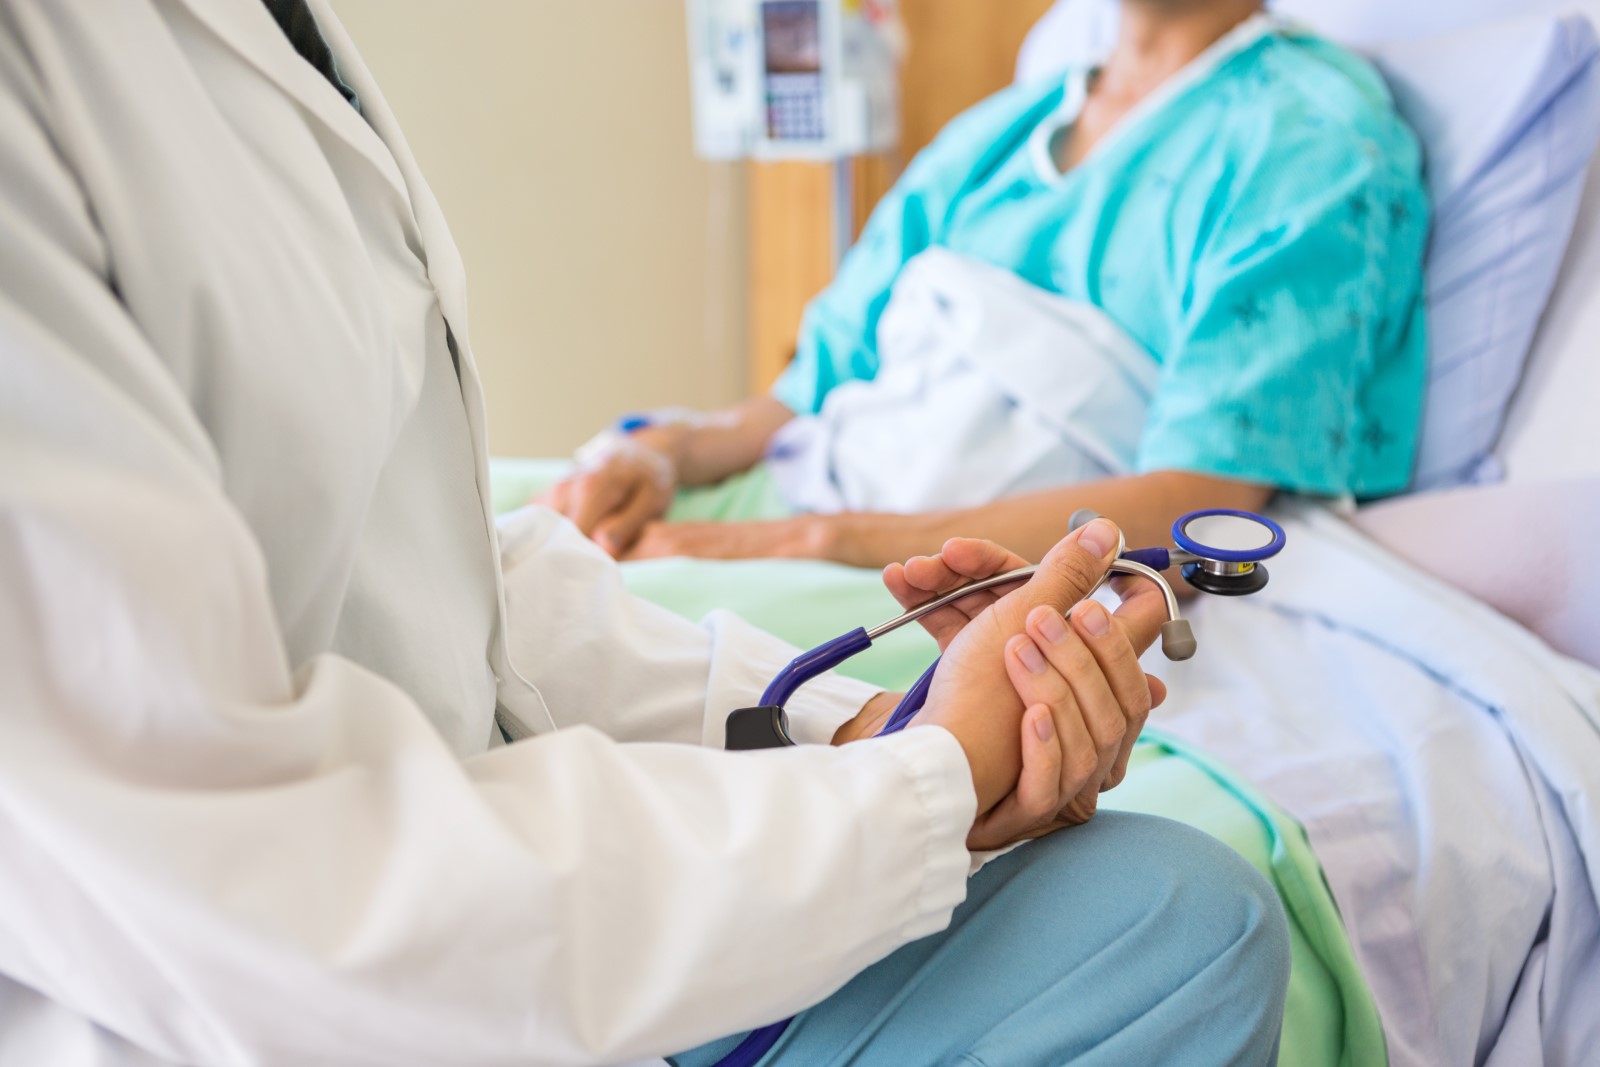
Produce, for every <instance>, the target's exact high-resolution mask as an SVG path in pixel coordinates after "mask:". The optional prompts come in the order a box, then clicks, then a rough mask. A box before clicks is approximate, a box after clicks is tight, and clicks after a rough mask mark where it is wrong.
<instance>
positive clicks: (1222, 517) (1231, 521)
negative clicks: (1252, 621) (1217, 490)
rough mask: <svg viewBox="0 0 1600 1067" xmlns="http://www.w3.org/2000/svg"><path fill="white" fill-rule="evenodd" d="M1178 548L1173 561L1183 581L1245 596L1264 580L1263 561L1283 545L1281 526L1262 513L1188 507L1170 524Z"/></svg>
mask: <svg viewBox="0 0 1600 1067" xmlns="http://www.w3.org/2000/svg"><path fill="white" fill-rule="evenodd" d="M1172 540H1173V542H1174V543H1175V544H1176V545H1177V546H1178V549H1179V551H1178V552H1177V553H1175V554H1174V555H1175V556H1176V558H1175V559H1174V560H1173V562H1175V563H1178V564H1180V565H1181V567H1182V572H1183V577H1184V580H1185V581H1186V582H1188V583H1189V584H1190V585H1192V586H1194V587H1195V588H1196V589H1198V590H1200V591H1201V592H1203V593H1210V594H1212V595H1214V596H1247V595H1248V594H1250V593H1258V592H1260V591H1261V590H1262V589H1264V588H1266V585H1267V578H1268V574H1267V568H1266V567H1264V566H1262V563H1263V562H1264V561H1265V560H1269V559H1271V558H1272V557H1273V556H1276V555H1277V554H1278V553H1279V552H1282V551H1283V546H1284V544H1285V542H1286V541H1287V538H1286V537H1285V535H1284V532H1283V527H1281V526H1279V525H1278V524H1277V523H1275V522H1273V521H1272V520H1271V519H1269V518H1267V517H1266V516H1264V515H1257V514H1255V513H1254V512H1251V511H1239V510H1237V509H1234V508H1208V509H1206V510H1204V511H1191V512H1190V513H1189V514H1187V515H1184V516H1181V517H1180V518H1179V519H1178V521H1177V522H1175V523H1173V524H1172Z"/></svg>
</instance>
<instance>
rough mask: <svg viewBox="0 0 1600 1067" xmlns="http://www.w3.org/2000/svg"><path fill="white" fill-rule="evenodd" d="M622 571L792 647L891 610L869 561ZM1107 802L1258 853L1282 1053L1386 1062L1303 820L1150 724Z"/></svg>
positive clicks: (911, 651)
mask: <svg viewBox="0 0 1600 1067" xmlns="http://www.w3.org/2000/svg"><path fill="white" fill-rule="evenodd" d="M564 468H565V464H564V463H557V462H551V461H542V460H499V461H496V463H495V465H494V496H495V500H494V502H495V508H496V510H497V511H500V512H504V511H506V510H510V509H512V508H515V507H518V506H520V505H521V504H523V503H524V502H526V501H527V500H528V498H529V497H530V496H531V495H532V494H533V493H534V492H536V491H538V490H539V489H541V488H542V487H543V486H544V485H546V484H548V483H549V481H550V480H551V479H552V478H554V477H556V476H557V475H559V473H560V472H561V471H562V470H563V469H564ZM781 506H782V505H781V501H779V500H778V498H777V496H776V494H775V492H774V491H773V489H772V486H771V483H770V481H768V479H767V478H766V477H765V475H764V472H762V471H760V470H759V469H758V470H757V471H755V472H752V473H751V474H749V475H745V476H741V477H740V478H738V479H735V480H731V481H730V482H729V483H726V484H725V485H724V486H721V487H717V488H715V489H711V490H691V491H689V492H685V493H682V494H680V496H679V500H678V503H677V504H676V505H675V506H674V508H673V511H672V517H673V518H677V519H691V518H693V519H731V518H736V517H752V518H754V517H766V516H770V515H772V514H774V513H775V512H778V509H780V508H781ZM623 575H624V578H625V580H626V582H627V585H628V588H629V589H630V590H632V591H633V592H634V593H636V594H638V595H639V596H642V597H644V598H645V599H648V600H652V601H654V602H656V603H658V604H661V605H663V606H665V607H667V608H669V609H671V610H673V611H675V612H678V613H679V614H681V615H684V616H687V617H688V618H691V619H699V618H701V617H702V616H704V615H705V614H706V613H707V612H709V611H711V610H713V609H716V608H727V609H730V610H733V611H735V612H737V613H738V614H740V615H742V616H744V617H745V618H746V619H748V620H749V621H751V622H753V623H755V624H756V625H757V626H760V627H762V628H763V629H766V630H769V631H771V632H772V633H774V634H777V635H778V636H779V637H782V638H783V639H785V640H786V641H789V642H790V643H792V644H795V645H798V646H800V647H801V648H811V647H814V646H816V645H819V644H821V643H822V642H824V641H826V640H829V639H830V638H833V637H837V636H838V635H839V634H841V633H844V632H845V631H847V630H849V629H852V628H853V627H856V626H860V625H863V624H870V623H876V622H881V621H882V620H884V619H886V618H889V617H891V616H893V615H895V614H897V613H898V612H899V607H898V606H897V605H896V604H895V603H894V601H893V599H892V598H890V596H889V595H888V593H887V592H885V591H884V589H883V587H882V585H881V584H880V582H879V580H878V575H877V574H876V573H875V572H872V571H864V570H858V569H855V568H851V567H842V566H838V565H836V564H832V563H821V562H815V561H806V560H745V561H739V562H732V563H728V562H715V561H708V560H689V559H670V560H652V561H648V562H640V563H629V564H625V565H624V566H623ZM937 651H938V650H937V649H936V648H935V646H934V644H933V641H932V640H931V639H929V638H928V637H927V636H926V635H925V634H923V633H922V632H921V631H919V630H916V629H914V628H908V629H904V630H900V631H897V632H896V633H893V634H890V635H888V636H887V637H885V638H884V639H882V640H880V641H879V642H877V644H875V645H874V646H873V648H871V649H870V650H869V651H867V652H865V653H863V654H862V655H860V656H858V657H856V658H855V659H853V660H851V661H850V662H849V663H847V664H846V665H845V666H844V667H843V668H841V673H845V674H850V675H853V676H855V677H858V678H861V679H863V680H865V681H868V682H871V683H873V684H875V685H880V686H883V687H884V688H885V689H904V688H906V687H907V686H908V685H910V683H911V682H913V681H914V680H915V679H916V677H917V675H919V674H920V673H922V671H923V669H924V668H926V666H927V665H928V663H930V662H931V661H932V660H933V658H934V656H935V655H937ZM756 696H757V694H754V693H752V694H751V699H752V700H754V699H755V698H756ZM1104 805H1105V806H1106V807H1107V808H1116V809H1121V810H1126V811H1137V812H1144V813H1147V814H1150V815H1160V816H1165V817H1166V818H1169V819H1175V820H1177V821H1178V822H1183V823H1187V824H1189V825H1190V826H1194V827H1196V828H1198V829H1200V830H1204V831H1205V832H1207V833H1209V834H1211V835H1212V836H1214V837H1216V838H1218V839H1219V840H1221V841H1224V842H1226V843H1227V844H1229V845H1230V846H1232V847H1233V848H1234V849H1236V850H1237V851H1238V852H1239V853H1240V854H1241V855H1243V856H1244V857H1245V858H1246V859H1248V860H1249V861H1250V862H1251V863H1253V864H1255V866H1256V868H1257V869H1258V870H1260V871H1261V872H1262V873H1263V874H1265V875H1266V876H1267V877H1268V878H1269V879H1270V880H1271V881H1272V883H1273V885H1274V886H1275V887H1276V888H1277V890H1278V893H1279V895H1280V896H1281V897H1282V899H1283V906H1284V911H1285V912H1286V913H1287V915H1288V917H1289V929H1290V935H1291V939H1292V944H1293V952H1294V964H1293V968H1292V971H1291V975H1290V980H1289V999H1288V1004H1287V1007H1286V1009H1285V1011H1284V1022H1283V1044H1282V1050H1281V1053H1280V1056H1279V1063H1280V1064H1283V1065H1285V1067H1322V1065H1329V1067H1331V1065H1344V1067H1374V1065H1376V1067H1381V1065H1383V1064H1385V1063H1387V1062H1388V1059H1387V1054H1386V1052H1385V1047H1384V1039H1383V1030H1382V1027H1381V1025H1380V1023H1379V1020H1378V1012H1377V1007H1376V1005H1375V1004H1374V1003H1373V1000H1372V995H1371V993H1370V991H1369V990H1368V988H1367V984H1366V982H1365V980H1364V979H1363V978H1362V976H1361V972H1360V969H1359V968H1358V967H1357V966H1356V962H1355V957H1354V954H1353V953H1352V951H1351V948H1350V942H1349V939H1348V938H1347V937H1346V936H1345V931H1344V924H1343V922H1342V921H1341V920H1340V918H1339V912H1338V908H1337V907H1336V906H1335V904H1334V901H1333V897H1332V895H1331V894H1330V893H1329V891H1328V887H1327V884H1326V882H1325V881H1324V879H1323V875H1322V868H1321V866H1320V865H1319V864H1318V862H1317V858H1316V856H1315V855H1314V854H1313V853H1312V851H1311V846H1310V844H1309V843H1308V842H1307V840H1306V836H1305V833H1304V831H1303V830H1302V829H1301V828H1300V825H1299V824H1298V823H1296V822H1295V821H1294V820H1293V819H1292V818H1290V817H1289V815H1288V814H1287V813H1286V812H1284V811H1283V810H1282V809H1281V808H1279V807H1278V806H1277V805H1275V804H1273V803H1272V802H1271V801H1269V800H1268V799H1266V798H1265V797H1263V796H1262V795H1260V794H1259V793H1257V792H1256V791H1255V790H1254V789H1252V788H1251V787H1250V786H1249V785H1248V784H1247V783H1245V782H1244V781H1243V779H1241V778H1239V777H1238V776H1237V775H1234V774H1232V773H1231V772H1229V771H1228V770H1227V769H1226V768H1224V767H1221V766H1219V765H1217V764H1216V762H1215V761H1213V760H1211V759H1210V758H1209V757H1207V756H1206V755H1205V754H1204V753H1202V752H1198V751H1196V750H1195V749H1193V748H1192V747H1190V746H1188V745H1186V744H1184V743H1183V742H1181V741H1179V740H1178V739H1176V738H1172V737H1168V736H1164V735H1162V734H1161V733H1160V732H1159V731H1156V730H1146V731H1145V735H1144V737H1143V739H1142V740H1141V741H1140V742H1139V744H1138V746H1137V747H1136V748H1135V750H1134V756H1133V759H1132V760H1131V761H1130V763H1129V768H1128V777H1127V780H1126V781H1124V782H1123V784H1122V785H1121V787H1119V788H1118V789H1116V790H1115V791H1113V792H1111V793H1108V794H1107V795H1106V797H1105V800H1104Z"/></svg>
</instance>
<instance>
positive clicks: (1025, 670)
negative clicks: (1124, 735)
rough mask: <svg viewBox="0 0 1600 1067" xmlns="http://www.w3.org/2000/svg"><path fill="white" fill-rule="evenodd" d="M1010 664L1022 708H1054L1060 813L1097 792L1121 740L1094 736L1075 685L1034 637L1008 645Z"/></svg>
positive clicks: (1020, 638)
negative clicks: (1076, 799) (1088, 793)
mask: <svg viewBox="0 0 1600 1067" xmlns="http://www.w3.org/2000/svg"><path fill="white" fill-rule="evenodd" d="M1005 664H1006V676H1007V677H1008V678H1010V679H1011V687H1012V688H1013V689H1015V690H1016V691H1017V695H1018V696H1019V697H1021V698H1022V703H1023V704H1024V705H1027V706H1033V705H1037V704H1042V705H1044V706H1045V707H1047V708H1049V709H1050V713H1051V719H1052V722H1053V724H1054V732H1055V735H1056V741H1057V744H1058V745H1059V746H1060V749H1061V763H1060V781H1059V782H1058V783H1057V786H1058V792H1059V794H1060V800H1059V802H1058V803H1057V805H1056V809H1057V810H1060V807H1061V805H1062V804H1065V803H1066V802H1067V801H1068V800H1070V799H1071V798H1073V797H1074V796H1077V795H1078V794H1080V793H1083V792H1085V791H1095V790H1097V789H1098V787H1099V784H1100V782H1101V780H1102V779H1103V778H1104V777H1105V775H1106V773H1107V772H1108V771H1109V770H1110V768H1111V765H1112V762H1113V761H1114V760H1115V759H1116V752H1117V749H1116V744H1117V740H1118V739H1112V738H1106V739H1105V740H1101V739H1099V738H1097V737H1096V736H1095V732H1094V730H1093V728H1092V727H1091V725H1090V723H1089V720H1088V716H1087V715H1086V714H1085V712H1084V708H1083V706H1082V703H1081V702H1080V701H1079V699H1078V696H1077V694H1076V692H1075V691H1074V689H1073V686H1072V683H1071V682H1070V681H1068V679H1067V677H1066V676H1065V675H1064V673H1063V672H1062V671H1061V669H1060V667H1059V665H1058V664H1057V663H1055V662H1054V661H1053V660H1052V659H1051V658H1050V657H1048V656H1046V655H1045V654H1044V653H1043V651H1041V650H1040V648H1039V644H1038V642H1037V641H1036V640H1035V639H1034V638H1033V637H1031V636H1030V635H1028V634H1025V633H1023V634H1016V635H1014V636H1013V637H1012V638H1011V639H1010V640H1009V641H1007V642H1006V652H1005Z"/></svg>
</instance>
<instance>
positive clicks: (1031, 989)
mask: <svg viewBox="0 0 1600 1067" xmlns="http://www.w3.org/2000/svg"><path fill="white" fill-rule="evenodd" d="M1288 983H1289V928H1288V924H1287V923H1286V922H1285V920H1284V915H1283V906H1282V904H1281V903H1280V902H1279V900H1278V896H1277V894H1276V893H1275V892H1274V891H1273V889H1272V887H1271V886H1270V885H1269V884H1268V883H1267V881H1266V879H1264V878H1262V877H1261V875H1260V874H1259V873H1258V872H1257V871H1256V870H1255V868H1254V867H1252V866H1250V864H1249V863H1247V862H1246V861H1245V860H1244V859H1243V858H1242V857H1240V856H1239V855H1238V853H1236V852H1234V851H1233V850H1232V849H1230V848H1228V847H1227V846H1226V845H1223V844H1221V843H1220V842H1218V841H1216V840H1215V839H1213V838H1211V837H1209V836H1207V835H1205V834H1203V833H1201V832H1199V831H1198V830H1193V829H1191V828H1189V827H1187V826H1183V825H1181V824H1179V823H1175V822H1171V821H1169V820H1166V819H1158V818H1154V817H1151V816H1146V815H1131V814H1123V813H1119V812H1104V813H1102V814H1100V815H1098V816H1096V817H1095V819H1094V820H1093V821H1092V822H1090V823H1089V824H1088V825H1086V826H1082V827H1078V828H1076V829H1072V830H1067V831H1063V832H1061V833H1057V834H1053V835H1051V836H1050V837H1048V838H1045V839H1044V840H1041V841H1036V842H1034V843H1032V844H1030V845H1027V846H1025V847H1024V848H1021V849H1018V850H1017V851H1015V852H1012V853H1010V854H1009V855H1006V856H1003V857H1001V858H1000V859H998V860H995V861H994V862H993V863H990V864H989V865H988V866H987V867H985V868H984V869H983V870H982V871H980V872H979V873H978V875H977V876H976V877H974V878H973V879H972V882H971V884H970V886H969V887H968V893H967V899H966V901H965V902H963V903H962V905H961V906H960V907H959V908H957V909H956V912H955V917H954V918H953V919H952V921H951V923H950V927H949V929H947V930H945V931H943V932H941V933H938V934H934V935H933V936H931V937H926V938H924V939H922V940H921V941H917V942H914V943H912V944H910V945H906V946H905V947H903V948H901V949H900V950H899V951H897V952H895V953H894V954H893V955H891V956H889V957H887V958H886V959H884V960H881V961H880V962H878V963H876V964H874V965H873V966H872V967H869V968H868V969H867V970H865V971H863V972H862V973H861V974H859V975H857V976H856V977H855V979H854V980H852V981H851V982H850V983H849V984H848V985H846V986H845V987H844V988H843V989H841V990H839V991H838V992H837V993H835V994H834V995H833V996H831V997H829V998H828V999H827V1000H825V1001H823V1002H822V1003H821V1004H818V1005H817V1006H815V1007H813V1008H811V1009H810V1010H808V1011H806V1012H803V1013H802V1014H801V1015H800V1016H798V1017H797V1018H796V1019H795V1021H794V1022H793V1023H791V1024H790V1025H789V1029H788V1031H787V1032H786V1033H785V1034H784V1036H783V1038H782V1039H781V1040H780V1041H779V1043H778V1045H777V1046H776V1047H775V1048H774V1049H773V1050H772V1051H771V1052H770V1053H768V1055H767V1057H766V1058H765V1059H763V1060H762V1061H761V1063H762V1065H763V1067H766V1065H782V1067H797V1065H801V1064H804V1065H807V1067H821V1065H823V1064H853V1065H857V1067H921V1065H933V1064H957V1065H962V1067H1031V1065H1038V1067H1063V1065H1065V1064H1074V1065H1080V1064H1081V1065H1095V1067H1100V1065H1107V1067H1111V1065H1115V1067H1126V1065H1130V1064H1162V1065H1172V1064H1270V1063H1274V1062H1275V1061H1276V1060H1277V1054H1278V1033H1279V1030H1280V1029H1281V1027H1282V1025H1283V1002H1284V996H1285V992H1286V990H1287V987H1288ZM742 1037H743V1035H735V1036H733V1037H729V1038H726V1039H723V1040H720V1041H714V1042H712V1043H711V1044H709V1045H702V1046H701V1047H700V1048H697V1049H694V1050H692V1051H690V1052H685V1053H681V1054H679V1055H677V1056H674V1057H672V1062H673V1063H674V1064H676V1065H677V1067H709V1065H710V1064H714V1063H715V1062H716V1061H717V1060H718V1059H720V1058H721V1057H722V1056H724V1055H726V1054H727V1053H728V1052H729V1051H731V1050H732V1049H733V1047H734V1046H735V1045H737V1044H738V1043H739V1041H740V1040H741V1038H742Z"/></svg>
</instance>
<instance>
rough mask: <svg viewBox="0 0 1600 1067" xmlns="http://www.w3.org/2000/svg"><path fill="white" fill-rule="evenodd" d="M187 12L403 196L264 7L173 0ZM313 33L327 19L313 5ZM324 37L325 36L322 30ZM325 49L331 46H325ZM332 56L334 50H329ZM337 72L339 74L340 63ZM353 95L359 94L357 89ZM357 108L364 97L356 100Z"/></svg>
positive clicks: (367, 133) (392, 174)
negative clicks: (315, 25)
mask: <svg viewBox="0 0 1600 1067" xmlns="http://www.w3.org/2000/svg"><path fill="white" fill-rule="evenodd" d="M175 2H176V3H180V4H182V5H183V6H185V7H187V8H188V9H189V10H191V11H192V12H193V13H194V15H195V17H196V18H198V19H199V20H200V21H201V22H202V23H204V24H205V26H206V27H207V28H209V29H210V30H211V32H212V33H214V34H216V36H217V37H218V38H220V39H221V40H222V41H223V42H225V43H226V44H227V45H228V47H230V48H232V49H233V50H234V51H235V52H237V53H239V55H240V56H241V57H243V58H244V59H245V60H246V61H247V62H249V63H250V65H251V66H253V67H255V68H256V69H257V70H259V71H260V72H261V73H262V74H263V75H265V76H266V77H268V78H270V79H271V80H272V81H273V82H274V83H275V84H276V85H277V86H278V87H279V88H280V89H282V90H283V91H284V92H285V93H287V94H288V95H289V96H291V97H293V98H294V101H295V102H296V103H297V104H299V105H300V106H301V107H303V108H304V109H305V110H306V112H307V113H308V114H310V115H312V116H313V117H314V118H315V119H316V120H317V121H319V122H321V123H322V124H323V125H324V126H326V127H327V128H328V129H329V130H331V131H333V132H334V133H335V134H337V135H338V136H340V137H341V138H343V139H344V140H346V141H348V142H349V143H350V145H351V147H353V148H354V149H355V150H356V151H357V152H359V153H360V154H361V155H362V156H363V157H365V158H366V159H367V160H368V161H369V162H370V163H371V164H372V165H373V166H374V167H376V168H377V169H378V171H379V172H380V173H381V174H382V175H383V177H384V178H385V180H387V181H388V182H389V183H390V184H391V185H393V186H394V188H395V191H396V192H398V193H400V194H401V195H402V196H404V195H405V194H406V189H405V186H404V185H403V184H402V181H401V177H400V175H399V173H397V171H396V169H395V165H394V160H392V159H390V158H388V153H386V152H385V151H384V147H383V144H382V143H381V142H380V141H379V140H378V138H377V137H376V136H375V135H374V133H373V131H372V130H371V129H369V128H368V126H367V123H366V122H365V121H364V120H363V119H362V117H361V114H359V113H358V112H357V111H356V109H355V108H353V107H351V106H350V103H349V101H347V100H345V99H344V98H343V97H342V96H340V95H339V91H338V90H337V89H335V88H334V87H333V86H332V85H330V84H329V83H328V80H327V79H326V78H324V77H323V76H322V75H321V74H320V73H319V72H318V71H317V70H316V68H314V67H313V66H312V65H311V64H309V63H307V62H306V61H305V60H304V59H303V58H302V57H301V56H300V55H299V53H297V52H296V51H295V50H294V46H293V45H292V44H290V43H289V39H288V38H287V37H285V36H284V35H283V32H282V31H281V30H280V29H279V28H278V25H277V23H276V22H274V21H273V19H272V15H271V14H270V13H269V12H268V11H267V8H266V5H264V4H262V3H260V2H258V0H175ZM313 7H314V8H316V9H317V10H315V11H314V14H315V15H316V18H317V25H318V27H319V28H325V27H326V26H327V24H328V22H329V21H330V20H332V13H331V12H329V11H327V9H326V7H325V6H322V5H313ZM324 32H326V30H325V29H324ZM330 43H331V42H330ZM335 54H336V55H337V54H338V50H337V49H335ZM339 72H340V74H341V75H343V74H345V68H344V60H343V57H340V66H339ZM357 92H360V90H359V89H358V90H357ZM361 100H362V107H363V108H365V107H366V97H365V94H362V97H361Z"/></svg>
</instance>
